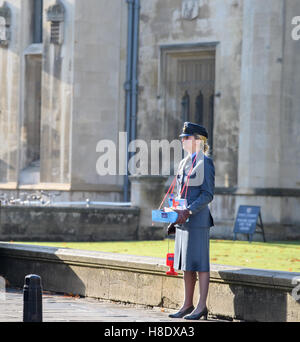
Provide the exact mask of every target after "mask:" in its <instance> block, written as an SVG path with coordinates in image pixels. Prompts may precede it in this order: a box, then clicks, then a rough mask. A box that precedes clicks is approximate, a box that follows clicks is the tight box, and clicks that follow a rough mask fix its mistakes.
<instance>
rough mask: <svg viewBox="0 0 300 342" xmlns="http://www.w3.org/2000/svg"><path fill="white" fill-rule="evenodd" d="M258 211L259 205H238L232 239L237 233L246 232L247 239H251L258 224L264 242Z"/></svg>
mask: <svg viewBox="0 0 300 342" xmlns="http://www.w3.org/2000/svg"><path fill="white" fill-rule="evenodd" d="M260 211H261V210H260V207H257V206H249V205H241V206H240V207H239V210H238V213H237V217H236V220H235V224H234V240H236V236H237V233H240V234H247V235H248V240H249V241H252V239H253V234H254V233H255V231H256V227H257V226H258V227H260V228H261V231H262V234H263V239H264V242H266V238H265V232H264V227H263V223H262V218H261V212H260ZM258 220H259V222H258Z"/></svg>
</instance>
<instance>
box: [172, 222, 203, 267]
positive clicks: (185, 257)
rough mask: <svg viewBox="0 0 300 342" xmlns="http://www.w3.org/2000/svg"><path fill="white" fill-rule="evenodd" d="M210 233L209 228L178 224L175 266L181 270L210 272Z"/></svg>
mask: <svg viewBox="0 0 300 342" xmlns="http://www.w3.org/2000/svg"><path fill="white" fill-rule="evenodd" d="M209 233H210V227H207V228H202V227H201V228H200V227H198V228H190V227H189V228H187V227H186V226H184V225H180V226H176V235H175V251H174V254H175V255H174V268H175V269H176V270H181V271H194V272H209V271H210V263H209Z"/></svg>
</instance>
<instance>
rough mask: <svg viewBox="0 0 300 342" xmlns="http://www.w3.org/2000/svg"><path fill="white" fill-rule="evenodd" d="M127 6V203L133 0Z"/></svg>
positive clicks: (125, 185) (125, 180)
mask: <svg viewBox="0 0 300 342" xmlns="http://www.w3.org/2000/svg"><path fill="white" fill-rule="evenodd" d="M126 2H127V4H128V32H127V67H126V82H125V84H124V89H125V93H126V109H125V110H126V114H125V115H126V132H127V149H126V175H125V177H124V202H128V197H129V195H128V188H129V178H128V160H129V154H128V145H129V143H130V139H131V127H130V116H131V107H132V106H131V97H132V95H131V94H132V52H133V51H132V50H133V39H132V37H133V19H134V11H133V10H134V7H133V5H134V0H126Z"/></svg>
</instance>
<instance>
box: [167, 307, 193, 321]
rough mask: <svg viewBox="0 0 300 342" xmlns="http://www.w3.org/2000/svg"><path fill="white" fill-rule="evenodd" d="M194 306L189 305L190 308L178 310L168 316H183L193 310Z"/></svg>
mask: <svg viewBox="0 0 300 342" xmlns="http://www.w3.org/2000/svg"><path fill="white" fill-rule="evenodd" d="M194 309H195V308H194V307H193V306H191V307H190V308H188V309H186V310H184V311H178V312H176V313H175V314H171V315H169V317H170V318H183V317H184V316H185V315H188V314H189V313H191V312H193V311H194Z"/></svg>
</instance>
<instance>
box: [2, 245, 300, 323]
mask: <svg viewBox="0 0 300 342" xmlns="http://www.w3.org/2000/svg"><path fill="white" fill-rule="evenodd" d="M0 260H1V262H0V275H1V276H2V277H4V278H5V279H6V280H7V281H8V283H9V285H10V286H17V287H19V288H22V287H23V285H24V278H25V276H26V275H28V274H38V275H40V276H41V277H42V286H43V289H44V290H48V291H54V292H60V293H73V294H74V295H77V294H78V295H81V296H86V297H94V298H99V299H105V300H112V301H118V302H125V303H133V304H142V305H149V306H158V307H166V308H172V309H175V308H179V307H180V306H181V305H182V301H183V295H184V291H183V279H182V276H183V275H182V273H181V272H180V273H179V276H178V277H168V276H167V275H166V271H167V270H168V268H167V267H166V266H165V260H163V259H159V258H149V257H138V256H130V255H120V254H112V253H101V252H89V251H77V250H68V249H56V248H49V247H36V246H35V247H33V246H20V245H14V244H5V243H0ZM297 279H298V280H297ZM299 281H300V274H299V273H289V272H279V271H266V270H257V269H243V268H239V267H231V266H221V265H212V267H211V275H210V289H209V297H208V309H209V311H210V314H211V315H213V316H216V317H222V318H227V319H239V320H245V321H258V322H299V320H300V302H299V299H297V298H298V296H299V295H298V294H297V288H296V286H297V284H298V286H299ZM297 282H298V283H297ZM197 286H198V284H197ZM197 293H198V291H195V294H197ZM197 299H198V295H195V304H196V302H197Z"/></svg>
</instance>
